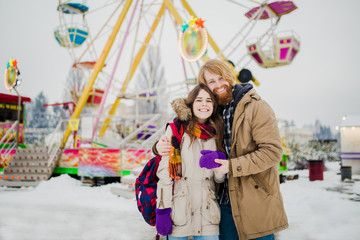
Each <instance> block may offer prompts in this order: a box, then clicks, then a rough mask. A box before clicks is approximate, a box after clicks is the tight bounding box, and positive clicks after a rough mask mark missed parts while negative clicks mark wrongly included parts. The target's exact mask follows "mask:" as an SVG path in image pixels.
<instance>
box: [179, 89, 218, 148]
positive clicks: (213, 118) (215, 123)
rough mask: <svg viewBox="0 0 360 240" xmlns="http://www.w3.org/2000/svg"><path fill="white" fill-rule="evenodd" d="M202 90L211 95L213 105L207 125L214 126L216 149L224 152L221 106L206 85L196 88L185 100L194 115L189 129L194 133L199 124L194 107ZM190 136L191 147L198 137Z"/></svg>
mask: <svg viewBox="0 0 360 240" xmlns="http://www.w3.org/2000/svg"><path fill="white" fill-rule="evenodd" d="M200 90H204V91H206V92H207V93H208V94H209V95H210V97H211V100H212V103H213V112H212V114H211V116H210V117H209V118H208V119H207V120H206V122H205V124H208V125H210V126H212V127H213V128H215V130H216V136H217V141H216V148H217V150H218V151H224V150H223V147H222V143H223V136H224V122H223V119H222V117H221V116H220V115H219V113H218V107H219V105H218V103H217V102H216V98H215V95H214V94H213V93H212V92H211V90H210V89H209V88H208V87H207V86H206V85H204V84H199V85H197V86H196V87H194V88H193V90H191V91H190V92H189V95H188V96H187V98H185V103H186V105H187V106H188V107H189V108H190V109H191V113H192V117H191V120H190V121H189V125H188V127H189V129H190V131H193V130H194V127H195V124H196V123H199V119H198V118H197V117H196V116H195V114H194V111H193V105H194V102H195V99H196V97H197V96H198V95H199V93H200ZM189 136H190V139H191V141H190V145H191V144H192V143H193V142H194V140H195V139H196V137H195V136H194V135H192V134H190V133H189Z"/></svg>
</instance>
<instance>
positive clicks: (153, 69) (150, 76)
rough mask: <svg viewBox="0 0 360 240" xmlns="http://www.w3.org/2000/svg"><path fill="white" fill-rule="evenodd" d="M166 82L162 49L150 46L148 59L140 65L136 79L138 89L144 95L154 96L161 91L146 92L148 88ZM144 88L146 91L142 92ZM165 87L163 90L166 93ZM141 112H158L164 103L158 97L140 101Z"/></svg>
mask: <svg viewBox="0 0 360 240" xmlns="http://www.w3.org/2000/svg"><path fill="white" fill-rule="evenodd" d="M165 84H166V81H165V74H164V67H163V66H161V58H160V50H159V48H155V47H153V46H150V47H149V48H148V52H147V54H146V59H145V61H143V62H142V63H141V65H140V71H139V75H138V77H137V80H136V90H137V91H138V92H140V93H144V95H146V94H148V95H150V96H154V95H155V94H158V93H159V92H155V91H151V92H148V93H147V92H145V90H146V89H150V88H158V87H160V86H163V85H165ZM142 90H144V92H142ZM164 91H165V89H164V90H162V91H161V92H162V93H164ZM138 104H139V113H141V114H149V113H158V112H159V111H160V110H161V107H162V106H163V104H161V100H159V99H157V100H154V101H144V100H142V101H140V102H139V103H138Z"/></svg>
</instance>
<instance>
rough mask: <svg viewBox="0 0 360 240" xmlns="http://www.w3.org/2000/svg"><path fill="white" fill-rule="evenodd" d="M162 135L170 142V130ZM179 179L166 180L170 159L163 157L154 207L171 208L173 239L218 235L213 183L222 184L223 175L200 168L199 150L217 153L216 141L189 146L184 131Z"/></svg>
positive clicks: (210, 140) (218, 220)
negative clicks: (180, 176)
mask: <svg viewBox="0 0 360 240" xmlns="http://www.w3.org/2000/svg"><path fill="white" fill-rule="evenodd" d="M165 136H166V137H167V139H168V140H169V141H170V139H171V136H172V130H171V127H168V128H167V130H166V132H165ZM180 146H181V161H182V178H181V180H175V184H174V191H173V180H172V179H171V178H170V177H169V157H168V156H163V157H162V159H161V161H160V164H159V168H158V171H157V176H158V177H159V182H158V185H157V207H158V208H160V209H163V208H171V210H172V211H171V219H172V222H173V223H172V224H173V226H172V230H173V231H172V234H171V236H175V237H184V236H205V235H219V223H220V208H219V205H218V202H217V197H216V195H215V181H216V182H222V181H223V180H224V175H223V174H215V172H214V170H209V169H206V168H200V166H199V159H200V157H201V156H202V155H201V153H200V151H201V150H216V143H215V138H209V139H207V140H202V139H199V138H196V140H195V141H194V142H193V143H192V144H191V146H190V137H189V135H188V134H187V133H186V132H185V133H184V135H183V137H182V141H181V145H180Z"/></svg>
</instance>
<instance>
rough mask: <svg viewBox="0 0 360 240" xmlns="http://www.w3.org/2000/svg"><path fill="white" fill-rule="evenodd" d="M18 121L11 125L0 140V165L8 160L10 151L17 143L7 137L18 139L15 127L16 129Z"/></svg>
mask: <svg viewBox="0 0 360 240" xmlns="http://www.w3.org/2000/svg"><path fill="white" fill-rule="evenodd" d="M17 124H18V121H15V122H14V123H13V125H12V126H11V127H10V128H9V129H8V130H7V131H6V134H5V135H4V136H3V137H2V138H1V140H0V145H2V146H1V148H0V163H1V165H2V164H3V162H5V161H6V160H7V159H10V155H11V152H12V150H14V149H16V145H17V141H16V139H15V141H13V139H11V138H9V136H11V135H14V136H16V137H18V135H17V134H16V129H17V128H16V127H17Z"/></svg>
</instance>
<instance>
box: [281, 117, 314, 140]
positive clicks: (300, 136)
mask: <svg viewBox="0 0 360 240" xmlns="http://www.w3.org/2000/svg"><path fill="white" fill-rule="evenodd" d="M278 123H279V130H280V136H281V137H282V138H285V139H284V141H285V142H286V143H290V142H297V143H299V144H307V143H308V142H309V141H311V140H313V134H314V131H313V130H312V129H309V128H297V127H295V126H291V124H289V122H288V121H287V120H281V119H278Z"/></svg>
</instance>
